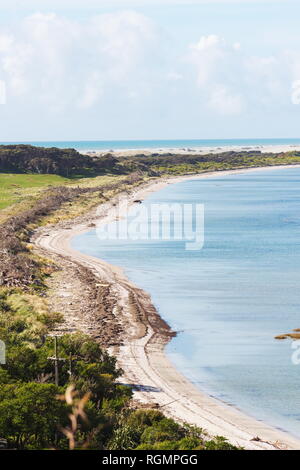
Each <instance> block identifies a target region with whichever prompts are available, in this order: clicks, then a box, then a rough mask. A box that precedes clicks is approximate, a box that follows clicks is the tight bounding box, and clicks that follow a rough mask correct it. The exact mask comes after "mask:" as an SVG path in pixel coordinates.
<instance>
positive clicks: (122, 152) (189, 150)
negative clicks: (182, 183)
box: [80, 144, 300, 157]
mask: <svg viewBox="0 0 300 470" xmlns="http://www.w3.org/2000/svg"><path fill="white" fill-rule="evenodd" d="M293 150H294V151H300V145H292V144H290V145H244V146H241V145H231V146H220V147H197V146H196V147H180V148H175V147H169V148H159V147H158V148H145V149H115V150H111V149H107V150H89V149H86V150H80V153H83V154H86V155H91V156H101V155H105V154H107V153H113V154H114V155H115V156H116V157H119V156H127V157H131V156H134V155H140V154H144V155H151V154H153V153H158V154H160V155H161V154H164V153H176V154H181V155H192V154H199V155H206V154H208V153H222V152H232V151H234V152H241V151H244V152H250V151H260V152H262V153H281V152H291V151H293Z"/></svg>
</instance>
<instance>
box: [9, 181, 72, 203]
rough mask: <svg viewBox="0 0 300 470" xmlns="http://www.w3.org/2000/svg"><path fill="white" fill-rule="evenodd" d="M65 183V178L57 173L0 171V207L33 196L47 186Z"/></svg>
mask: <svg viewBox="0 0 300 470" xmlns="http://www.w3.org/2000/svg"><path fill="white" fill-rule="evenodd" d="M66 183H68V180H67V179H66V178H63V177H61V176H57V175H19V174H6V173H0V209H5V208H6V207H9V206H11V205H12V204H16V203H17V202H20V201H22V200H24V199H26V198H28V197H31V196H34V195H36V194H37V193H38V192H40V190H41V189H42V188H45V187H47V186H60V185H62V184H63V185H64V184H66Z"/></svg>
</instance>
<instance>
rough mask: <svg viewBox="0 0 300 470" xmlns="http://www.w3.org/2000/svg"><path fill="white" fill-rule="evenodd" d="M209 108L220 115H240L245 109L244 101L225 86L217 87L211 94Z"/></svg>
mask: <svg viewBox="0 0 300 470" xmlns="http://www.w3.org/2000/svg"><path fill="white" fill-rule="evenodd" d="M209 106H211V108H212V109H214V110H215V111H217V112H218V113H220V114H224V115H235V114H240V113H241V111H242V109H243V99H242V97H241V96H240V95H238V94H235V93H233V92H232V91H230V90H228V89H227V88H226V87H225V86H224V85H217V86H215V87H214V89H213V90H212V92H211V96H210V99H209Z"/></svg>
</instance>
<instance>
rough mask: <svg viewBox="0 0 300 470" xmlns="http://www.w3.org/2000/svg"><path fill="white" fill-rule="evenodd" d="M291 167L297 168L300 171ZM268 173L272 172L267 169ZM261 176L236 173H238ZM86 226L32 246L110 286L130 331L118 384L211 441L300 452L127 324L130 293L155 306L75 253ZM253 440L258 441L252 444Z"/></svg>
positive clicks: (127, 198)
mask: <svg viewBox="0 0 300 470" xmlns="http://www.w3.org/2000/svg"><path fill="white" fill-rule="evenodd" d="M290 167H291V166H290ZM292 167H300V165H293V166H292ZM275 168H282V167H273V168H272V169H275ZM268 169H271V168H269V167H268ZM259 170H262V169H259ZM259 170H258V169H251V170H238V172H239V173H244V172H245V171H259ZM233 173H237V171H226V172H222V174H224V175H225V174H233ZM216 174H217V175H220V172H216V173H206V174H201V175H199V176H195V175H193V176H189V177H178V178H170V179H162V180H156V181H154V182H152V183H151V184H147V185H146V186H144V187H142V188H140V189H138V190H136V191H135V192H133V193H131V194H130V195H127V194H124V195H123V196H122V202H121V206H122V204H124V209H125V207H127V203H129V204H130V203H132V202H133V201H134V200H135V199H144V198H145V197H146V196H147V195H148V194H149V193H150V192H153V191H157V190H159V189H161V188H163V187H164V186H165V185H166V184H170V183H175V182H179V181H183V180H185V179H188V178H190V179H195V178H207V177H212V176H215V175H216ZM118 200H119V199H118ZM112 203H113V201H110V203H107V204H105V205H102V206H100V208H99V211H98V218H97V219H96V220H94V222H95V223H96V224H99V223H107V222H109V221H111V214H110V212H111V211H110V209H111V207H112V206H111V204H112ZM124 216H125V213H124ZM89 222H91V221H89ZM89 225H90V224H88V223H81V224H78V225H73V226H72V227H71V229H68V230H66V229H56V228H48V229H47V228H46V229H44V230H43V231H42V232H41V233H40V235H39V236H38V238H37V239H36V240H35V243H36V244H37V245H38V246H40V247H42V248H43V249H46V250H47V251H48V252H53V253H56V254H59V255H62V256H64V257H68V259H71V260H74V261H76V262H77V263H80V264H81V265H84V266H86V267H88V268H90V269H91V270H92V271H93V272H94V273H95V274H96V275H97V276H99V277H100V278H101V280H102V281H103V279H104V280H107V281H108V282H112V283H114V295H115V296H116V298H117V299H118V303H119V306H120V308H121V310H122V315H125V316H128V318H129V319H130V321H131V323H130V324H131V328H130V329H128V331H127V334H126V338H124V340H125V345H124V346H122V347H120V348H115V349H114V350H112V352H113V353H114V354H115V355H116V356H117V359H118V365H119V366H121V367H122V368H123V370H124V376H123V377H122V382H123V383H130V384H135V385H137V386H138V387H139V388H140V390H139V391H135V394H134V395H135V398H136V399H138V400H140V401H142V402H144V403H157V404H158V405H159V406H160V408H161V409H162V411H163V412H164V413H165V414H166V415H168V416H171V417H173V418H174V419H176V420H178V421H185V422H188V423H191V424H195V425H197V426H199V427H202V428H204V429H205V430H207V432H208V433H209V434H210V435H221V436H225V437H226V438H228V439H229V441H230V442H231V443H233V444H235V445H240V446H243V447H244V448H246V449H300V439H297V438H294V437H293V436H291V435H289V434H288V433H286V432H283V431H280V430H277V429H275V428H272V427H271V426H268V425H267V424H265V423H264V422H262V421H258V420H256V419H254V418H251V417H249V416H247V415H246V414H244V413H242V412H240V411H239V410H237V409H235V408H234V407H232V406H230V405H227V404H224V403H223V402H221V401H219V400H217V399H214V398H212V397H210V396H208V395H206V394H204V393H202V392H201V391H200V390H199V389H198V388H196V387H194V386H193V385H192V384H191V383H190V382H189V381H188V380H187V379H186V378H185V377H183V376H182V375H181V374H180V373H179V372H178V371H177V370H176V368H175V367H174V366H173V364H171V362H170V361H169V359H168V357H167V356H166V354H165V352H164V347H165V345H166V343H167V340H166V337H165V336H164V335H161V334H160V333H159V332H158V331H154V330H153V328H152V327H151V325H149V324H148V325H147V328H146V334H141V325H140V324H138V323H136V321H135V319H134V318H130V315H131V313H130V308H129V298H128V296H129V294H130V292H135V293H138V295H139V297H140V299H141V305H142V306H144V308H145V309H146V310H147V309H149V310H148V311H149V312H150V311H151V309H152V310H153V306H152V305H151V299H150V297H149V296H148V294H146V293H145V292H143V291H142V290H140V289H138V288H137V287H136V286H134V285H133V284H132V283H131V282H129V281H128V280H127V279H126V278H125V277H124V275H123V273H122V270H121V269H119V268H115V267H113V266H111V265H109V264H107V263H105V262H104V261H102V260H100V259H97V258H94V257H91V256H87V255H84V254H82V253H79V252H78V251H75V250H74V249H72V248H71V246H70V240H71V239H72V238H73V237H74V236H76V235H77V234H79V233H83V232H86V231H89V230H91V228H90V226H89ZM257 436H258V437H259V438H260V441H252V439H253V438H255V437H257Z"/></svg>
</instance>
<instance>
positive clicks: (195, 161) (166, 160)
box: [118, 151, 300, 175]
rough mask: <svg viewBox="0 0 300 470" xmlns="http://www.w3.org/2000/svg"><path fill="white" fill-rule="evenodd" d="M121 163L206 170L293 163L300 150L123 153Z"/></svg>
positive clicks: (156, 170)
mask: <svg viewBox="0 0 300 470" xmlns="http://www.w3.org/2000/svg"><path fill="white" fill-rule="evenodd" d="M118 163H119V165H121V166H123V167H124V168H126V169H127V170H128V169H129V168H130V169H131V170H134V171H137V170H138V169H139V170H142V171H146V172H149V171H151V173H152V174H157V175H160V174H162V175H163V174H170V175H183V174H193V173H201V172H204V171H222V170H230V169H234V168H251V167H260V166H274V165H291V164H294V163H300V152H287V153H278V154H274V153H261V152H259V151H249V152H246V151H241V152H233V151H230V152H222V153H218V154H207V155H197V154H195V155H182V154H174V153H170V154H163V155H159V154H152V155H151V156H146V155H143V154H141V155H136V156H134V157H120V158H119V159H118Z"/></svg>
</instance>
